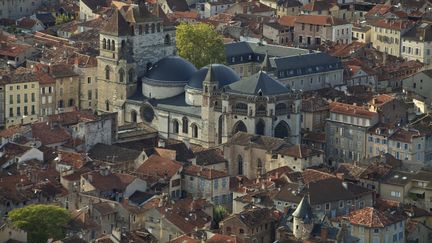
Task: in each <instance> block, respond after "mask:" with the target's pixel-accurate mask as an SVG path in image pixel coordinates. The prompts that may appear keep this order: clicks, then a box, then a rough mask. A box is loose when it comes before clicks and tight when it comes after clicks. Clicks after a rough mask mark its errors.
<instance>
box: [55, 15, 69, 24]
mask: <svg viewBox="0 0 432 243" xmlns="http://www.w3.org/2000/svg"><path fill="white" fill-rule="evenodd" d="M71 20H72V18H71V17H69V16H68V15H66V14H60V15H58V16H57V17H56V20H55V24H56V25H61V24H64V23H67V22H69V21H71Z"/></svg>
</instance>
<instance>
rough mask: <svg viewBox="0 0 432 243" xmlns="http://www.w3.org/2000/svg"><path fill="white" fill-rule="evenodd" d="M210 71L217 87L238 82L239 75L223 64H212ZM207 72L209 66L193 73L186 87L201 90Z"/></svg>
mask: <svg viewBox="0 0 432 243" xmlns="http://www.w3.org/2000/svg"><path fill="white" fill-rule="evenodd" d="M211 69H212V77H213V78H214V81H217V82H218V85H219V87H223V86H225V85H229V84H232V83H234V82H236V81H238V80H240V77H239V75H238V74H237V73H236V72H235V71H234V70H232V69H231V68H230V67H228V66H225V65H223V64H212V65H211ZM208 70H209V66H206V67H203V68H201V69H200V70H198V71H197V72H195V73H194V74H193V75H192V76H191V78H190V79H189V83H188V84H187V87H191V88H195V89H202V88H203V81H204V79H205V78H206V76H207V74H208Z"/></svg>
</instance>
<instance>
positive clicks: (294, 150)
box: [275, 144, 323, 159]
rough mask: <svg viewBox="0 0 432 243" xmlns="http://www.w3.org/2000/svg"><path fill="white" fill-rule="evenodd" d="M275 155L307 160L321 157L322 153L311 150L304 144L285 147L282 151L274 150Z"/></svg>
mask: <svg viewBox="0 0 432 243" xmlns="http://www.w3.org/2000/svg"><path fill="white" fill-rule="evenodd" d="M275 153H278V154H283V155H287V156H290V157H294V158H299V159H303V158H308V157H312V156H316V155H319V156H320V155H322V154H323V152H322V151H320V150H317V149H313V148H310V147H308V146H307V145H304V144H301V145H300V144H296V145H292V146H286V147H284V148H282V149H277V150H275Z"/></svg>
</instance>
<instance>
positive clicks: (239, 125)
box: [232, 121, 247, 134]
mask: <svg viewBox="0 0 432 243" xmlns="http://www.w3.org/2000/svg"><path fill="white" fill-rule="evenodd" d="M238 132H247V128H246V125H245V124H244V123H243V122H242V121H238V122H237V123H236V124H234V127H233V133H232V134H236V133H238Z"/></svg>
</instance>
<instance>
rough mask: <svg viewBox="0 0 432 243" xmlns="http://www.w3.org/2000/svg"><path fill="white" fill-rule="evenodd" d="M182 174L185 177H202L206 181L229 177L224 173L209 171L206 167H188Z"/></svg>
mask: <svg viewBox="0 0 432 243" xmlns="http://www.w3.org/2000/svg"><path fill="white" fill-rule="evenodd" d="M183 172H184V173H185V174H186V175H190V176H197V177H202V178H204V179H207V180H212V179H216V178H222V177H228V176H229V175H228V174H227V173H226V172H224V171H219V170H214V169H209V168H207V167H202V166H198V165H190V166H188V167H185V168H184V170H183Z"/></svg>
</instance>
